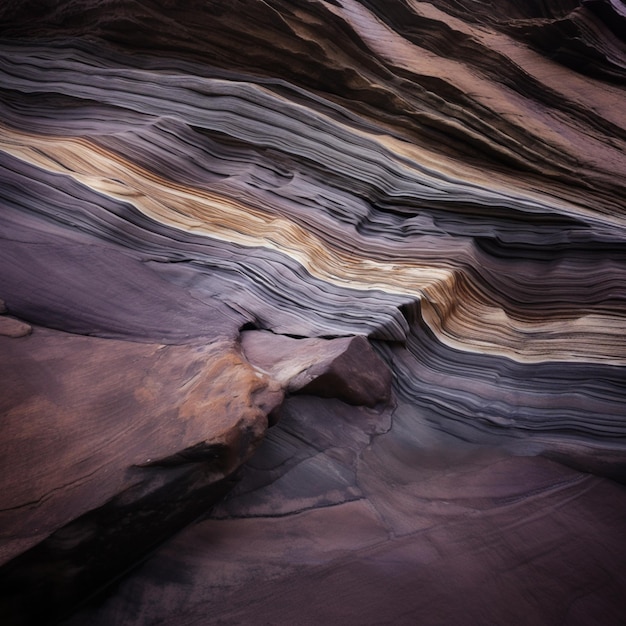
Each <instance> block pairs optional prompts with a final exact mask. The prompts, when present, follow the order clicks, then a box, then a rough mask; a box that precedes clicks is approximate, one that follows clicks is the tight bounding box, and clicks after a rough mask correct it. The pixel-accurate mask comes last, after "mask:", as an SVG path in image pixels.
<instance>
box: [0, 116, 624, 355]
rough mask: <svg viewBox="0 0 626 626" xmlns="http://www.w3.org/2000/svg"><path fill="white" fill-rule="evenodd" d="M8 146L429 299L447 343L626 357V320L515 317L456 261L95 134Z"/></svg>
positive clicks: (169, 209) (208, 224) (327, 267)
mask: <svg viewBox="0 0 626 626" xmlns="http://www.w3.org/2000/svg"><path fill="white" fill-rule="evenodd" d="M0 146H1V147H2V149H3V150H4V151H6V152H7V153H10V154H12V155H13V156H15V157H17V158H20V159H22V160H25V161H27V162H29V163H32V164H35V165H37V166H38V167H41V168H44V169H46V170H48V171H53V172H56V173H60V174H65V175H68V176H70V177H72V178H73V179H75V180H77V181H78V182H80V183H82V184H84V185H86V186H88V187H90V188H91V189H94V190H96V191H98V192H100V193H103V194H105V195H108V196H110V197H112V198H116V199H118V200H122V201H126V202H129V203H131V204H132V205H133V206H135V207H136V208H137V209H138V210H140V211H141V212H142V213H144V214H145V215H147V216H149V217H151V218H152V219H154V220H156V221H158V222H160V223H163V224H166V225H168V226H171V227H173V228H177V229H180V230H183V231H187V232H193V233H197V234H201V235H207V236H210V237H214V238H217V239H221V240H223V241H228V242H233V243H237V244H240V245H243V246H249V247H258V246H261V247H265V248H270V249H274V250H277V251H279V252H280V253H282V254H285V255H286V256H288V257H290V258H292V259H294V260H295V261H297V262H298V263H300V264H301V265H302V266H303V267H305V268H306V269H307V271H309V272H310V273H311V274H312V275H314V276H316V277H317V278H320V279H321V280H324V281H327V282H330V283H333V284H335V285H338V286H341V287H350V288H353V289H361V290H374V289H379V290H383V291H386V292H388V293H395V294H404V295H409V296H412V297H415V298H417V299H422V300H425V302H424V304H423V312H424V318H425V321H426V322H427V324H428V325H429V326H430V327H431V329H432V330H433V332H435V334H436V335H437V336H438V337H439V339H440V340H441V341H443V342H444V343H446V344H447V345H450V346H453V347H456V348H459V349H462V350H466V351H473V352H480V353H489V354H497V355H502V356H506V357H508V358H511V359H514V360H516V361H521V362H541V361H552V360H564V361H578V360H582V361H588V362H600V363H612V364H626V344H625V337H626V320H624V319H621V318H616V317H614V316H602V315H595V316H593V317H590V316H585V317H581V318H579V319H576V320H575V321H574V322H572V321H571V320H563V319H558V320H555V321H542V322H540V323H533V322H524V323H522V322H515V321H513V320H511V318H510V317H509V316H508V315H507V314H506V313H505V312H504V311H503V310H502V309H501V308H500V307H498V306H496V305H494V304H492V303H489V302H486V301H485V300H484V298H482V297H481V296H480V294H479V293H478V290H476V289H474V288H472V286H471V285H469V283H468V281H465V280H463V281H462V282H463V283H464V288H463V291H462V292H460V291H459V276H461V275H462V268H460V267H455V264H454V262H453V261H449V262H448V261H446V262H445V264H444V262H443V261H442V263H441V265H439V266H434V265H430V266H429V265H424V264H417V263H411V262H410V261H406V262H404V263H403V262H399V261H398V260H395V261H394V262H393V263H385V262H382V261H379V260H376V259H372V258H367V257H365V256H360V255H359V254H358V253H357V251H356V250H354V251H350V252H349V253H348V252H346V251H344V250H340V249H338V248H336V247H331V246H329V245H328V244H326V243H325V242H324V241H323V240H321V239H320V238H318V237H316V236H315V235H312V234H311V233H308V232H307V231H306V230H304V229H303V228H302V227H300V226H298V225H297V224H294V223H293V222H290V221H289V220H287V219H285V218H283V217H276V216H273V215H269V214H267V213H265V212H263V211H260V210H258V209H257V208H255V207H251V206H249V205H244V204H242V203H240V202H238V201H236V200H235V199H233V198H228V197H225V196H223V195H218V194H215V193H211V192H209V191H206V190H200V189H194V188H191V187H184V186H182V185H180V184H177V183H175V182H173V181H170V180H167V179H164V178H162V177H160V176H157V175H156V174H154V173H153V172H150V171H147V170H145V169H143V168H140V167H138V166H137V165H135V164H133V163H131V162H130V161H127V160H125V159H123V158H122V157H120V156H119V155H117V154H113V153H109V152H107V151H106V150H104V149H103V148H102V147H100V146H96V145H94V144H93V143H91V142H90V141H88V140H86V139H76V138H64V137H53V138H52V137H45V136H35V135H32V134H27V133H23V132H18V131H14V130H12V129H7V128H4V129H3V136H2V140H1V142H0Z"/></svg>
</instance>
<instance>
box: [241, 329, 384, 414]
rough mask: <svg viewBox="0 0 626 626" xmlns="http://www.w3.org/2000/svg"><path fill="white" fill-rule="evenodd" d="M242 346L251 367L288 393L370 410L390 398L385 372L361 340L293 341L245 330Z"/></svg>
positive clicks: (365, 342) (346, 338) (378, 359)
mask: <svg viewBox="0 0 626 626" xmlns="http://www.w3.org/2000/svg"><path fill="white" fill-rule="evenodd" d="M241 345H242V348H243V350H244V353H245V355H246V358H247V359H248V360H249V361H250V363H252V364H253V365H254V366H255V367H257V368H260V369H261V370H262V371H265V372H267V373H268V374H269V375H270V376H272V378H274V379H275V380H277V381H279V382H280V383H281V384H282V385H283V386H284V388H285V390H286V391H287V392H288V393H301V394H311V395H314V396H320V397H322V398H338V399H340V400H343V401H344V402H347V403H348V404H354V405H357V406H358V405H363V406H369V407H373V406H375V405H377V404H379V403H385V402H388V401H389V399H390V394H391V372H390V370H389V367H388V366H387V364H386V363H385V362H384V361H383V360H382V359H381V358H380V357H379V356H378V355H377V354H376V353H375V352H374V350H373V349H372V347H371V345H370V344H369V342H368V341H367V339H365V338H364V337H361V336H358V337H342V338H339V339H294V338H291V337H283V336H280V335H275V334H274V333H271V332H264V331H245V332H243V333H242V334H241Z"/></svg>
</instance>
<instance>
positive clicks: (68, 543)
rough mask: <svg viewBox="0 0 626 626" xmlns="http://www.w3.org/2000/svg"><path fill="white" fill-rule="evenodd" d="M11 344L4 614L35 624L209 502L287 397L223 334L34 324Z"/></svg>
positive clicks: (2, 551)
mask: <svg viewBox="0 0 626 626" xmlns="http://www.w3.org/2000/svg"><path fill="white" fill-rule="evenodd" d="M0 351H1V353H2V355H3V358H2V359H1V360H0V379H1V380H2V381H3V387H4V392H3V394H2V396H1V397H0V412H1V414H2V441H1V443H0V487H1V488H0V528H1V529H2V531H1V532H2V535H1V538H2V542H1V547H0V562H1V563H2V564H5V563H7V562H8V561H9V560H11V559H14V560H13V561H12V562H11V563H10V564H9V565H7V566H6V567H5V568H4V569H3V570H2V571H1V577H2V580H3V585H2V586H3V588H4V591H3V593H2V597H1V598H0V614H2V615H3V616H7V615H13V616H17V615H21V616H23V619H24V620H25V622H31V621H32V622H36V621H37V620H38V619H41V618H43V617H45V616H48V617H54V616H57V617H58V616H60V615H63V613H64V611H66V610H68V608H69V607H71V606H73V605H74V604H76V603H77V602H78V601H80V599H81V598H83V597H85V595H89V594H90V593H92V592H93V591H94V590H95V589H97V587H98V586H99V585H101V584H104V583H106V582H107V581H108V580H109V579H110V577H111V576H115V573H116V572H117V571H119V570H120V568H121V567H123V566H124V564H126V566H128V565H130V564H132V563H133V561H134V560H135V559H137V558H139V557H140V556H141V555H142V554H143V552H145V551H146V550H147V549H149V548H150V547H151V546H153V545H154V544H155V543H156V542H158V541H160V540H162V539H163V538H165V537H167V536H168V534H169V533H171V532H173V531H175V530H176V529H177V528H179V527H180V525H181V524H184V523H186V522H188V521H190V520H191V519H193V518H194V517H195V516H196V515H198V514H199V513H200V512H202V511H203V510H204V509H205V508H206V507H207V506H208V505H209V504H210V503H211V502H212V500H214V499H215V498H216V497H217V496H218V495H220V494H221V493H223V491H224V487H223V486H220V485H223V483H224V481H225V480H226V479H228V477H229V476H231V475H232V474H233V472H234V471H235V470H236V469H238V468H239V466H240V465H241V464H242V463H243V462H244V461H245V460H246V459H248V458H249V457H250V455H251V454H252V452H253V451H254V450H255V449H256V447H257V446H258V444H259V443H260V441H261V440H262V438H263V436H264V434H265V431H266V429H267V415H268V413H269V412H271V411H272V410H273V409H274V408H276V406H277V405H279V404H280V402H281V401H282V397H283V393H282V391H281V389H280V388H279V386H278V385H277V384H276V383H275V382H273V381H272V380H270V379H269V378H268V377H267V376H266V375H264V374H261V373H259V372H258V371H256V370H255V369H253V368H252V367H251V366H250V365H248V363H247V362H246V361H245V360H244V359H243V358H242V357H241V354H240V353H239V351H238V349H237V345H236V344H234V343H232V342H228V341H224V340H222V341H219V340H218V341H214V342H212V343H208V344H204V343H203V344H187V345H180V346H175V345H169V346H166V345H162V344H151V343H138V342H129V341H120V340H113V339H100V338H93V337H83V336H78V335H72V334H67V333H62V332H58V331H54V330H49V329H45V328H39V327H36V328H35V330H34V332H33V333H32V334H31V335H30V336H29V337H24V338H22V339H19V340H17V339H11V338H8V337H0ZM167 503H169V505H168V504H167ZM98 537H99V539H97V538H98ZM37 544H39V547H34V546H36V545H37ZM29 550H30V552H29ZM23 553H24V554H23ZM20 554H22V557H20V558H17V559H16V558H15V557H17V556H18V555H20ZM70 563H71V565H69V564H70ZM53 571H54V576H50V577H48V574H50V573H51V572H53ZM33 611H34V613H33ZM18 622H19V620H18Z"/></svg>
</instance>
